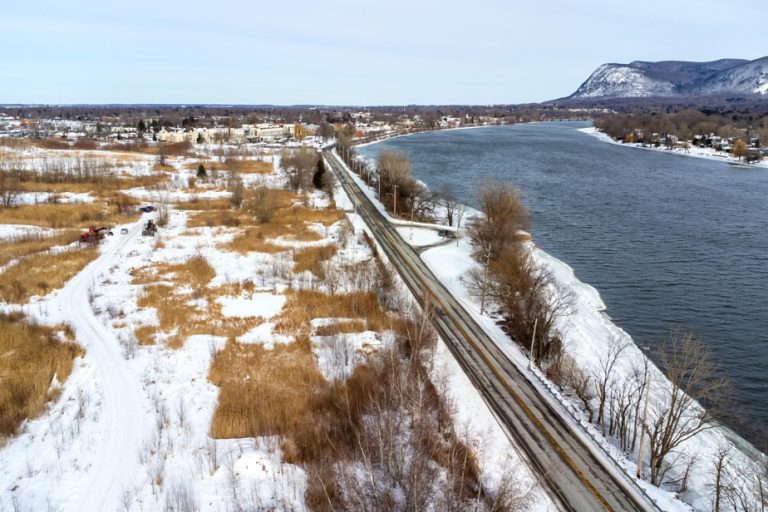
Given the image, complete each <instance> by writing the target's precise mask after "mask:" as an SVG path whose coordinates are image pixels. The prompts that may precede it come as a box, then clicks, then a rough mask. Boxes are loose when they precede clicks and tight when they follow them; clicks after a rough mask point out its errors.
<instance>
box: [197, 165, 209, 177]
mask: <svg viewBox="0 0 768 512" xmlns="http://www.w3.org/2000/svg"><path fill="white" fill-rule="evenodd" d="M197 177H198V178H200V179H202V180H204V179H205V178H207V177H208V171H206V170H205V166H204V165H203V164H200V167H198V168H197Z"/></svg>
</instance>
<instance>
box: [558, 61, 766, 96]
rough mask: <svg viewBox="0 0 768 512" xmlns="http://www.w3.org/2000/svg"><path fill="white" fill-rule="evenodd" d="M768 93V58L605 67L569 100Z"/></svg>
mask: <svg viewBox="0 0 768 512" xmlns="http://www.w3.org/2000/svg"><path fill="white" fill-rule="evenodd" d="M715 94H737V95H752V94H768V56H767V57H762V58H760V59H755V60H752V61H749V60H743V59H721V60H715V61H711V62H685V61H661V62H645V61H634V62H630V63H629V64H603V65H601V66H599V67H598V68H597V69H596V70H595V71H594V72H593V73H592V74H591V75H590V76H589V78H588V79H587V80H586V81H585V82H584V83H583V84H581V86H580V87H579V88H578V89H577V90H576V92H575V93H573V94H572V95H571V96H570V98H574V99H578V98H601V97H604V98H644V97H653V96H662V97H665V96H666V97H669V96H709V95H715Z"/></svg>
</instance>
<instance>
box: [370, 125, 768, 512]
mask: <svg viewBox="0 0 768 512" xmlns="http://www.w3.org/2000/svg"><path fill="white" fill-rule="evenodd" d="M594 132H596V130H594V129H593V133H592V135H594V136H596V137H598V138H603V137H606V138H607V136H606V135H604V134H601V133H599V132H597V133H594ZM525 142H526V144H527V143H529V139H525ZM611 142H613V141H611ZM526 147H527V146H526ZM480 151H481V150H480ZM586 153H587V154H589V151H587V152H586ZM537 154H541V153H537ZM442 156H443V157H444V158H443V160H445V155H442ZM373 157H374V156H373V155H369V158H373ZM556 160H557V159H556ZM561 161H562V160H557V162H561ZM585 162H589V159H588V158H587V159H585ZM423 164H424V155H422V165H423ZM564 167H565V166H564ZM414 168H415V169H416V170H417V172H416V177H417V178H420V179H422V178H423V176H419V173H418V169H417V167H416V166H415V165H414ZM606 168H607V167H606ZM448 169H449V168H447V166H446V164H445V162H443V163H441V175H444V174H445V173H446V172H450V171H449V170H448ZM571 172H572V171H571ZM611 176H613V174H611ZM537 179H539V178H537ZM564 183H566V184H567V186H568V187H571V183H572V178H571V174H570V172H569V174H568V176H566V177H565V178H564ZM526 193H528V191H526ZM553 193H556V192H555V191H553ZM622 197H623V196H622ZM627 197H631V196H627ZM619 202H620V203H625V202H626V200H625V199H624V200H622V201H619ZM625 208H626V206H625ZM573 222H576V221H573ZM416 238H418V237H416ZM464 242H465V241H462V242H461V244H460V245H461V248H463V249H465V250H464V251H459V250H458V249H459V247H456V246H454V245H453V244H448V245H446V246H442V247H439V248H432V249H429V250H427V251H426V252H424V254H423V258H424V259H425V261H427V260H431V261H432V263H433V264H430V263H429V262H428V264H429V265H430V267H432V269H433V271H434V272H435V274H436V275H438V277H440V278H441V280H443V281H444V283H445V284H446V285H447V286H448V287H449V288H451V289H452V290H454V291H455V293H458V294H460V295H461V297H462V301H464V302H465V304H470V305H471V304H473V300H472V299H471V297H470V296H469V294H468V292H467V291H466V289H465V287H464V284H463V282H462V274H461V272H460V271H459V270H457V268H463V267H464V266H467V268H470V267H468V265H471V264H474V265H476V263H474V262H473V261H472V260H471V258H470V257H469V254H468V249H467V246H466V245H465V243H464ZM592 243H595V242H594V241H593V242H592ZM532 247H533V249H532V250H533V253H534V256H535V258H536V261H537V263H538V264H539V265H540V266H541V267H542V268H546V269H547V270H548V271H549V272H551V274H552V276H553V277H554V280H555V282H556V286H555V287H554V288H556V289H562V290H566V291H568V292H570V293H571V295H572V300H571V302H570V305H569V309H568V311H567V314H566V315H564V316H563V318H561V320H560V322H559V324H558V327H559V328H560V329H561V330H562V332H563V333H564V338H565V341H566V343H565V344H566V351H567V353H568V355H570V356H571V357H573V358H574V359H575V360H576V361H577V363H578V365H579V367H581V368H583V369H584V371H585V372H587V375H589V374H590V372H591V371H594V370H595V366H596V365H598V364H599V362H600V361H601V359H604V358H605V356H606V354H607V353H608V351H609V349H610V346H611V343H613V342H614V340H618V341H617V342H618V343H621V344H626V345H627V348H626V349H625V350H624V353H623V355H622V361H621V364H620V365H618V368H617V373H616V374H615V377H616V382H622V379H623V378H624V377H628V376H631V375H632V373H633V372H634V370H635V368H636V367H637V366H638V365H640V366H641V365H642V361H643V360H644V359H645V357H646V356H645V354H644V352H643V350H641V349H640V348H639V347H638V345H637V344H636V343H635V341H634V340H633V339H632V337H631V336H630V335H629V334H628V333H627V332H626V331H624V330H623V329H621V328H620V327H619V326H618V325H616V324H615V323H614V322H613V321H612V320H611V318H610V317H609V316H608V315H607V314H606V305H605V303H604V302H603V299H602V297H601V295H600V293H599V292H598V291H597V289H596V288H594V287H593V286H591V285H589V284H587V283H585V282H583V281H581V280H580V279H579V278H578V277H577V276H576V274H575V273H574V270H573V269H572V268H571V267H570V266H569V265H568V264H566V263H565V262H563V261H561V260H559V259H557V258H555V257H554V256H552V255H550V254H549V253H547V252H545V251H543V250H539V249H537V248H535V246H532ZM604 249H605V250H606V251H609V252H610V249H609V248H607V247H606V248H604ZM460 253H462V254H460ZM463 253H466V254H463ZM462 261H464V263H465V264H466V265H462V264H461V263H460V262H462ZM449 262H450V263H449ZM577 267H578V265H577ZM579 268H580V267H579ZM662 270H663V269H659V271H662ZM443 278H444V279H443ZM673 278H674V276H673ZM476 306H477V305H476V304H474V305H472V306H471V307H473V308H474V309H478V308H477V307H476ZM485 318H486V319H487V320H488V321H489V322H490V323H493V321H492V319H488V318H487V317H485ZM504 346H505V347H506V348H505V349H506V350H508V351H509V352H510V353H512V352H514V354H515V357H516V358H517V359H520V358H521V357H522V358H523V359H524V354H523V353H522V351H521V350H520V349H519V348H518V347H517V346H516V345H514V344H513V343H512V342H510V341H507V342H506V343H505V344H504ZM651 374H652V382H653V388H654V391H653V393H652V394H651V399H650V400H649V401H650V405H649V407H650V409H649V410H655V409H656V408H657V407H661V406H662V405H663V401H662V399H663V396H664V395H665V394H668V393H669V391H670V383H669V381H667V379H666V378H665V377H664V375H663V374H662V372H661V371H660V370H658V368H656V367H655V366H653V365H652V369H651ZM552 392H553V393H554V394H557V395H558V396H559V397H560V398H561V399H562V400H563V401H564V402H565V403H567V404H568V405H567V407H568V408H569V410H571V411H572V412H573V413H574V415H575V417H576V418H578V422H579V423H580V424H581V425H582V426H583V427H585V428H586V429H587V430H588V431H589V433H590V435H592V437H593V438H595V439H597V440H598V443H600V444H601V445H602V446H603V447H605V448H606V449H607V450H609V451H610V452H611V453H612V455H614V456H615V458H616V459H618V460H620V461H622V462H620V464H621V465H622V466H623V467H624V468H625V471H631V470H632V467H633V465H634V462H633V461H634V460H636V455H631V456H630V457H627V456H626V454H624V453H623V452H622V451H621V450H619V449H618V447H617V445H616V443H615V441H614V440H612V439H611V438H602V433H601V432H599V428H598V427H595V426H593V425H591V424H589V423H588V422H587V421H586V414H585V413H584V412H583V410H582V409H581V406H580V405H579V404H578V400H576V399H575V397H573V396H569V395H568V394H567V393H566V394H563V393H560V391H559V390H556V389H552ZM697 410H698V411H701V409H697ZM720 448H724V449H726V448H727V449H730V453H731V460H730V465H731V468H732V471H733V472H734V473H736V474H738V475H741V477H739V478H743V479H742V480H741V483H742V484H743V485H747V483H748V482H747V479H748V478H752V477H753V476H754V475H756V474H757V472H758V468H757V467H756V462H757V461H759V460H761V459H762V456H761V455H760V454H759V452H758V451H757V450H756V449H755V448H754V447H753V446H752V445H750V444H749V443H748V442H747V441H746V440H744V439H743V438H741V437H740V436H738V435H737V434H736V433H735V432H733V431H732V430H730V429H728V428H725V427H719V428H716V429H713V430H709V431H706V432H703V433H701V434H699V435H697V436H696V437H694V438H693V439H691V440H689V441H688V442H686V443H685V444H684V445H683V446H681V447H680V450H679V452H678V453H679V454H680V455H682V456H683V457H684V458H685V460H687V459H689V458H693V457H694V456H697V457H698V459H697V460H696V462H695V465H694V469H693V470H692V472H691V475H690V478H689V481H688V491H687V492H686V493H685V499H686V501H687V502H689V503H691V504H692V505H693V506H694V507H696V508H697V509H708V508H709V507H711V503H712V502H711V495H712V474H711V468H712V464H713V460H712V459H713V457H714V456H715V454H716V453H717V452H718V450H719V449H720ZM685 469H686V468H685V463H682V464H681V465H680V467H679V471H680V473H678V475H677V476H680V474H682V472H684V471H685ZM673 473H674V472H673ZM752 483H753V482H749V484H750V485H751V484H752ZM665 488H666V489H667V490H671V489H672V487H671V486H669V485H668V486H666V487H665Z"/></svg>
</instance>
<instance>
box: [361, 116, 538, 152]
mask: <svg viewBox="0 0 768 512" xmlns="http://www.w3.org/2000/svg"><path fill="white" fill-rule="evenodd" d="M539 122H541V121H530V122H528V123H525V124H532V123H539ZM513 124H523V123H502V124H474V125H472V126H457V127H455V128H435V129H434V130H419V131H413V132H406V133H395V134H392V135H384V136H382V137H381V138H379V139H376V140H372V141H368V142H363V143H360V144H355V143H354V142H353V143H352V145H353V146H354V147H355V148H364V147H367V146H372V145H373V144H379V143H380V142H384V141H387V140H393V139H399V138H400V137H408V136H411V135H418V134H422V133H433V132H450V131H458V130H473V129H475V128H490V127H494V126H510V125H513Z"/></svg>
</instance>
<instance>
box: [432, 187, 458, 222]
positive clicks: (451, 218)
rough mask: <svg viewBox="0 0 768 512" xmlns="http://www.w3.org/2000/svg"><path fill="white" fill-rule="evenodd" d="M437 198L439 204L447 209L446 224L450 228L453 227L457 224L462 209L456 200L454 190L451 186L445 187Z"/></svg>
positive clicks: (438, 193)
mask: <svg viewBox="0 0 768 512" xmlns="http://www.w3.org/2000/svg"><path fill="white" fill-rule="evenodd" d="M437 198H438V202H439V204H440V205H441V206H442V207H443V208H445V222H446V223H447V224H448V225H449V226H453V223H454V222H457V221H458V219H457V218H456V217H457V215H458V210H459V208H460V207H461V203H459V200H458V199H457V198H456V194H454V192H453V188H452V187H451V186H450V185H445V186H443V188H442V189H441V190H439V191H438V192H437Z"/></svg>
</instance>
